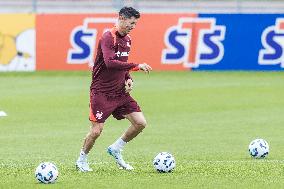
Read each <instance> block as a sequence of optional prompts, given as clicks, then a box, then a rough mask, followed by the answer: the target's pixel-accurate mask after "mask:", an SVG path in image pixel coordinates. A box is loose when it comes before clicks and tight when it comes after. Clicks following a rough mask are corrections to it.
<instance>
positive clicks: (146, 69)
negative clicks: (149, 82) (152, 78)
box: [138, 63, 152, 73]
mask: <svg viewBox="0 0 284 189" xmlns="http://www.w3.org/2000/svg"><path fill="white" fill-rule="evenodd" d="M138 68H139V70H143V71H144V72H146V73H150V71H152V68H151V66H149V65H148V64H146V63H143V64H139V65H138Z"/></svg>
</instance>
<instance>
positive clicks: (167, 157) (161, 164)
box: [153, 152, 176, 173]
mask: <svg viewBox="0 0 284 189" xmlns="http://www.w3.org/2000/svg"><path fill="white" fill-rule="evenodd" d="M153 165H154V167H155V169H156V170H157V171H158V172H159V173H169V172H171V171H172V170H173V169H174V168H175V167H176V162H175V158H174V156H173V155H172V154H170V153H169V152H161V153H159V154H158V155H157V156H156V157H155V158H154V161H153Z"/></svg>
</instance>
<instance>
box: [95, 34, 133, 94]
mask: <svg viewBox="0 0 284 189" xmlns="http://www.w3.org/2000/svg"><path fill="white" fill-rule="evenodd" d="M130 47H131V39H130V37H129V36H128V35H126V36H121V35H120V34H119V33H118V31H117V29H116V28H113V29H111V30H110V31H107V32H105V33H104V34H103V36H102V37H101V39H100V41H99V44H98V49H97V56H96V59H95V62H94V67H93V73H92V83H91V87H90V88H91V90H94V92H95V93H103V94H105V95H107V96H120V95H123V94H125V86H124V85H125V80H126V79H128V78H130V75H129V70H131V69H137V66H138V64H135V63H128V62H127V60H128V55H129V52H130Z"/></svg>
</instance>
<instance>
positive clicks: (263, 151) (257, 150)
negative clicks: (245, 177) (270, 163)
mask: <svg viewBox="0 0 284 189" xmlns="http://www.w3.org/2000/svg"><path fill="white" fill-rule="evenodd" d="M249 153H250V155H251V156H252V157H253V158H257V159H260V158H265V157H267V156H268V153H269V145H268V142H266V141H265V140H264V139H255V140H253V141H251V143H250V144H249Z"/></svg>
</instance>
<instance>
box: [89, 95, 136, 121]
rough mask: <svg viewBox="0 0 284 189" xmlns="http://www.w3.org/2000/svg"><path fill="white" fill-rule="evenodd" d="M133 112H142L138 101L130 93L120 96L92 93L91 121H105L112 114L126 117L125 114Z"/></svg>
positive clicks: (115, 116) (117, 116)
mask: <svg viewBox="0 0 284 189" xmlns="http://www.w3.org/2000/svg"><path fill="white" fill-rule="evenodd" d="M132 112H141V109H140V107H139V105H138V104H137V102H136V101H135V100H134V99H133V98H132V97H131V96H130V95H129V94H126V95H125V96H119V97H110V96H105V95H104V94H101V93H99V94H95V93H94V92H92V91H91V93H90V114H89V119H90V121H94V122H98V123H104V122H105V120H106V119H107V118H108V117H109V116H110V115H111V114H112V115H113V117H114V118H116V119H118V120H120V119H124V115H127V114H130V113H132Z"/></svg>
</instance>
